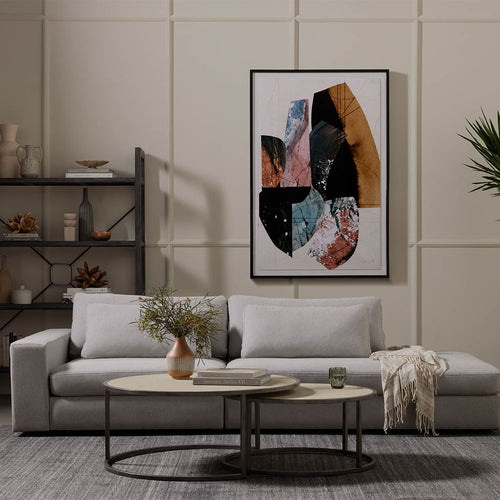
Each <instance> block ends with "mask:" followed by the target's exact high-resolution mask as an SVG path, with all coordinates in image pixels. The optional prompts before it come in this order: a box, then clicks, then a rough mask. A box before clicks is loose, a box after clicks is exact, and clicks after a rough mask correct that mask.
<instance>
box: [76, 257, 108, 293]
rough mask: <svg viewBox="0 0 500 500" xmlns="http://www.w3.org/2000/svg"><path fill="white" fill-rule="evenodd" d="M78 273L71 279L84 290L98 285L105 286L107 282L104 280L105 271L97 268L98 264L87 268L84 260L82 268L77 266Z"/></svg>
mask: <svg viewBox="0 0 500 500" xmlns="http://www.w3.org/2000/svg"><path fill="white" fill-rule="evenodd" d="M77 270H78V274H77V275H76V276H75V277H74V278H73V281H75V282H76V283H77V286H81V287H82V288H83V289H84V290H85V289H86V288H98V287H100V286H106V285H107V284H108V282H107V281H106V280H104V279H103V278H104V276H106V273H105V272H104V271H100V270H99V266H95V267H93V268H92V269H90V270H89V266H88V264H87V263H86V262H84V264H83V269H82V268H81V267H77Z"/></svg>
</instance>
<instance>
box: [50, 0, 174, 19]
mask: <svg viewBox="0 0 500 500" xmlns="http://www.w3.org/2000/svg"><path fill="white" fill-rule="evenodd" d="M45 15H46V16H47V18H48V19H50V20H51V21H57V20H58V21H70V20H79V21H82V20H93V21H98V20H130V21H135V20H136V21H138V20H141V21H145V20H148V19H151V20H165V19H166V18H167V16H168V3H167V1H166V0H148V1H146V2H145V1H144V0H106V1H105V2H103V1H102V0H71V1H67V0H45Z"/></svg>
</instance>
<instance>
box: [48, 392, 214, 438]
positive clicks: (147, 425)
mask: <svg viewBox="0 0 500 500" xmlns="http://www.w3.org/2000/svg"><path fill="white" fill-rule="evenodd" d="M110 408H111V426H112V429H114V430H115V429H144V430H145V429H222V428H223V427H224V402H223V398H221V397H204V398H203V397H181V396H170V397H162V396H156V397H153V396H151V397H150V396H121V395H120V396H116V397H113V396H112V397H111V401H110ZM50 415H51V421H50V429H51V430H53V431H61V430H102V429H104V398H103V397H102V396H92V397H74V398H68V397H63V398H56V397H53V398H50Z"/></svg>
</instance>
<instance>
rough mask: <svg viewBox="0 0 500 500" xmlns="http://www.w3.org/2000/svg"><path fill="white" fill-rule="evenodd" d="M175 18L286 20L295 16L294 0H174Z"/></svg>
mask: <svg viewBox="0 0 500 500" xmlns="http://www.w3.org/2000/svg"><path fill="white" fill-rule="evenodd" d="M172 10H173V12H172V14H173V16H174V20H181V19H183V18H186V19H190V20H195V19H197V20H217V21H221V20H224V19H225V20H235V21H248V20H251V19H253V20H260V21H262V20H273V21H278V20H282V21H283V20H285V21H289V20H290V19H291V18H293V16H294V0H272V1H269V0H210V1H206V0H173V7H172Z"/></svg>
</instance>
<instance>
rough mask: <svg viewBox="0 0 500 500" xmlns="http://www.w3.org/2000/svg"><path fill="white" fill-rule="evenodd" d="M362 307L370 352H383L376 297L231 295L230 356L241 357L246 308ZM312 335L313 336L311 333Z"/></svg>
mask: <svg viewBox="0 0 500 500" xmlns="http://www.w3.org/2000/svg"><path fill="white" fill-rule="evenodd" d="M358 304H361V305H365V306H366V307H367V308H368V322H369V333H370V346H371V350H372V351H378V350H381V349H385V336H384V331H383V329H382V304H381V302H380V298H379V297H352V298H339V299H289V298H269V297H256V296H252V295H233V296H231V297H230V298H229V301H228V309H229V356H230V358H231V359H235V358H239V357H240V356H241V344H242V339H243V327H244V323H243V321H244V319H243V317H244V311H245V308H246V307H247V306H249V305H267V306H285V307H311V306H312V307H344V306H352V305H358ZM311 334H313V332H311Z"/></svg>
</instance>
